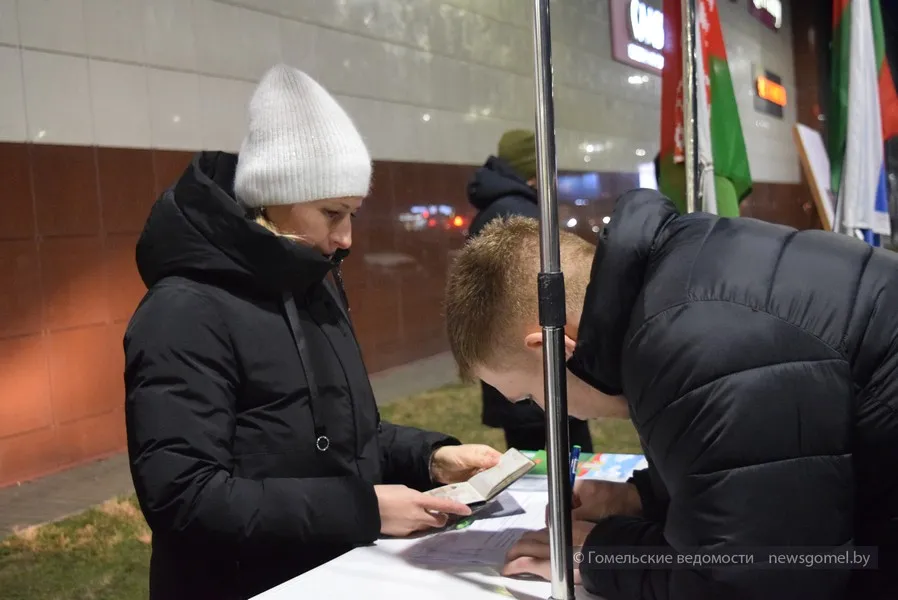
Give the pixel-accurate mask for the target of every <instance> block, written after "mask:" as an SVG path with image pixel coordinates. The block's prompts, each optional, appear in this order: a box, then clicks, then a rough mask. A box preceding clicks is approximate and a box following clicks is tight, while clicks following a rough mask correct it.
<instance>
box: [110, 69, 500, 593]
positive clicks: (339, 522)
mask: <svg viewBox="0 0 898 600" xmlns="http://www.w3.org/2000/svg"><path fill="white" fill-rule="evenodd" d="M249 113H250V119H249V132H248V135H247V137H246V139H245V141H244V143H243V145H242V147H241V149H240V154H239V156H235V155H233V154H228V153H224V152H200V153H199V154H197V155H196V156H195V157H194V160H193V162H192V163H191V165H190V166H189V167H188V169H187V170H186V171H185V173H184V174H183V175H182V177H181V178H180V179H179V180H178V181H177V182H176V183H175V184H174V185H173V186H172V187H171V188H170V189H169V190H167V191H166V192H165V193H164V194H163V195H162V196H161V197H160V198H159V200H158V201H157V202H156V204H155V206H154V207H153V210H152V212H151V214H150V216H149V218H148V220H147V223H146V226H145V228H144V231H143V234H142V235H141V238H140V241H139V242H138V248H137V265H138V269H139V271H140V274H141V277H142V278H143V280H144V282H145V283H146V285H147V287H148V288H149V290H148V292H147V294H146V296H145V298H144V299H143V301H142V302H141V304H140V306H139V307H138V309H137V311H136V312H135V314H134V316H133V317H132V319H131V322H130V323H129V326H128V330H127V332H126V335H125V356H126V364H125V384H126V394H127V395H126V419H127V423H126V424H127V434H128V448H129V454H130V461H131V471H132V475H133V478H134V484H135V489H136V491H137V495H138V499H139V500H140V505H141V508H142V510H143V513H144V515H145V517H146V519H147V522H148V523H149V525H150V527H151V528H152V531H153V555H152V565H151V570H150V597H151V598H153V599H155V598H165V599H166V600H178V599H180V598H217V599H231V598H233V599H238V598H248V597H251V596H253V595H256V594H259V593H261V592H263V591H265V590H266V589H269V588H271V587H274V586H276V585H278V584H280V583H281V582H283V581H285V580H287V579H290V578H292V577H295V576H296V575H299V574H300V573H302V572H304V571H307V570H309V569H312V568H314V567H316V566H318V565H320V564H322V563H323V562H325V561H327V560H330V559H332V558H334V557H336V556H338V555H340V554H341V553H343V552H346V551H347V550H349V549H351V548H352V547H353V546H356V545H360V544H368V543H371V542H373V541H374V540H375V539H376V538H377V537H378V536H379V535H381V534H386V535H406V534H409V533H411V532H413V531H420V530H422V529H428V528H431V527H439V526H442V525H443V524H445V523H446V521H447V518H448V515H450V514H455V515H465V514H469V513H470V510H469V509H468V507H467V506H465V505H464V504H460V503H457V502H454V501H450V500H448V499H445V498H442V499H441V498H436V497H432V496H430V495H425V494H423V493H422V492H423V491H426V490H428V489H430V488H432V487H434V486H437V485H441V484H448V483H455V482H458V481H464V480H467V479H469V478H470V477H471V476H472V475H473V474H475V473H476V472H478V471H479V470H481V469H484V468H488V467H491V466H493V465H494V464H496V462H497V461H498V458H499V453H498V452H497V451H495V450H493V449H492V448H489V447H487V446H480V445H462V444H460V442H459V441H458V440H456V439H454V438H452V437H450V436H446V435H443V434H439V433H432V432H426V431H421V430H418V429H413V428H410V427H401V426H396V425H392V424H389V423H386V422H382V421H381V420H380V416H379V413H378V410H377V406H376V404H375V400H374V395H373V393H372V390H371V386H370V384H369V381H368V375H367V372H366V370H365V366H364V363H363V361H362V356H361V351H360V349H359V346H358V344H357V342H356V339H355V335H354V332H353V330H352V327H351V324H350V321H349V313H348V306H347V305H346V303H345V295H343V294H342V293H341V292H342V289H341V287H340V285H339V278H337V281H336V285H335V283H334V282H332V281H331V280H330V279H329V275H330V274H331V273H332V272H333V271H335V270H336V269H337V266H338V260H337V259H335V257H336V256H337V255H339V254H345V251H348V249H349V247H350V245H351V241H352V232H351V215H352V214H354V213H355V211H356V210H358V208H359V207H360V206H361V204H362V201H363V198H364V197H365V195H366V194H367V193H368V188H369V185H370V180H371V160H370V157H369V155H368V151H367V150H366V148H365V144H364V142H363V141H362V138H361V136H360V135H359V133H358V131H356V128H355V127H354V125H353V123H352V121H351V120H350V118H349V116H348V115H347V114H346V113H345V112H344V111H343V109H342V108H341V107H340V106H339V105H338V104H337V102H336V101H335V100H334V98H332V97H331V96H330V95H329V94H328V93H327V92H326V91H325V90H324V89H323V88H322V87H321V86H320V85H319V84H318V83H317V82H315V81H314V80H312V79H311V78H310V77H309V76H308V75H306V74H304V73H302V72H300V71H298V70H296V69H293V68H290V67H286V66H283V65H279V66H276V67H274V68H273V69H272V70H271V71H269V72H268V73H267V74H266V75H265V77H264V78H263V79H262V81H261V82H260V84H259V86H258V88H257V90H256V92H255V93H254V95H253V97H252V100H251V102H250V108H249ZM340 251H343V252H340Z"/></svg>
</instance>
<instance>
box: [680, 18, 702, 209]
mask: <svg viewBox="0 0 898 600" xmlns="http://www.w3.org/2000/svg"><path fill="white" fill-rule="evenodd" d="M681 1H682V4H681V7H682V10H683V125H684V127H685V129H686V131H685V132H684V137H685V152H686V165H685V167H686V212H690V213H691V212H695V211H696V210H701V203H700V202H699V197H698V182H699V175H698V169H699V161H698V102H697V101H696V97H697V93H696V92H697V88H696V82H697V77H696V75H697V69H696V65H695V2H696V0H681ZM702 85H704V83H703V84H702Z"/></svg>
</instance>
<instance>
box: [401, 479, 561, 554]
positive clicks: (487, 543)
mask: <svg viewBox="0 0 898 600" xmlns="http://www.w3.org/2000/svg"><path fill="white" fill-rule="evenodd" d="M514 499H515V501H516V502H517V503H518V504H519V505H520V507H521V508H523V509H524V512H517V513H516V514H513V515H510V516H506V517H497V518H489V519H476V520H475V521H474V522H473V523H472V524H471V525H469V526H468V527H466V528H465V529H459V530H453V529H449V530H447V531H442V532H439V533H436V534H434V535H431V536H427V537H425V538H422V539H421V540H420V541H419V542H417V543H415V544H414V545H412V546H410V547H409V548H407V549H405V550H404V551H402V552H401V553H400V554H399V556H401V557H402V558H403V559H405V560H406V561H408V562H409V563H411V564H414V565H417V566H428V567H437V566H455V567H463V566H501V565H503V564H504V563H505V555H506V554H507V553H508V551H509V550H510V549H511V547H512V545H513V544H514V543H515V542H516V541H517V540H518V538H520V537H521V536H522V535H523V534H524V533H526V532H528V531H536V530H539V529H544V528H545V526H546V514H545V507H546V502H547V497H546V495H545V494H541V493H518V494H515V495H514Z"/></svg>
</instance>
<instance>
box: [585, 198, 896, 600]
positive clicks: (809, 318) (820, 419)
mask: <svg viewBox="0 0 898 600" xmlns="http://www.w3.org/2000/svg"><path fill="white" fill-rule="evenodd" d="M896 307H898V256H896V255H895V254H893V253H891V252H889V251H886V250H880V249H873V248H871V247H870V246H868V245H866V244H864V243H862V242H860V241H858V240H856V239H852V238H850V237H848V236H844V235H838V234H833V233H825V232H821V231H802V232H798V231H795V230H793V229H790V228H787V227H782V226H779V225H774V224H770V223H763V222H760V221H756V220H753V219H721V218H718V217H715V216H713V215H707V214H699V213H693V214H689V215H683V216H680V215H678V214H677V212H676V210H675V208H674V206H673V204H671V203H670V202H669V201H668V200H667V199H666V198H664V197H662V196H660V195H659V194H658V193H656V192H654V191H650V190H637V191H634V192H630V193H627V194H625V195H624V196H623V197H621V198H620V200H619V201H618V202H617V206H616V208H615V210H614V213H613V216H612V221H611V224H610V226H609V227H608V228H607V230H606V233H605V235H604V238H603V239H601V240H600V241H599V244H598V248H597V252H596V256H595V259H594V263H593V266H592V277H591V282H590V285H589V288H588V291H587V295H586V300H585V303H584V311H583V316H582V320H581V322H580V328H579V333H578V338H579V339H578V343H577V348H576V351H575V352H574V353H573V356H572V358H571V360H570V361H569V367H570V369H571V371H572V372H573V373H574V374H575V375H577V376H578V377H580V378H582V379H584V380H586V381H588V382H590V383H591V384H592V385H593V386H594V387H596V388H598V389H601V390H603V391H605V392H607V393H612V394H617V393H623V394H624V395H625V396H626V398H627V400H628V402H629V406H630V414H631V417H632V419H633V422H634V424H635V426H636V428H637V430H638V432H639V434H640V437H641V438H642V441H643V444H644V447H645V452H646V454H647V455H648V458H649V460H650V461H651V464H652V466H653V469H655V470H656V473H654V475H657V477H653V481H655V482H657V485H658V486H661V487H663V488H664V489H663V490H658V491H659V492H660V493H659V494H658V496H659V497H664V498H665V499H666V500H665V501H666V508H665V511H664V518H654V519H649V518H646V517H643V518H631V517H611V518H608V519H605V520H603V521H601V522H600V523H599V524H598V526H597V527H596V528H595V529H594V530H593V532H592V534H591V535H590V537H589V539H588V540H587V543H586V550H585V551H586V552H588V550H589V549H599V548H602V547H606V546H615V547H621V546H662V547H668V548H673V549H676V550H678V551H684V552H687V551H690V550H692V549H716V550H720V551H724V550H732V551H733V552H739V550H740V548H752V549H756V548H761V547H781V548H782V549H783V551H788V550H789V549H790V548H794V547H805V548H806V547H824V548H827V549H830V548H833V547H838V546H843V545H844V546H846V547H850V546H852V545H853V546H855V547H857V546H877V547H878V548H879V551H878V569H877V570H855V571H853V572H852V571H850V570H848V569H846V568H845V567H844V566H843V567H839V568H835V569H830V570H819V569H808V568H806V567H799V568H797V569H795V568H793V569H791V570H784V569H774V568H772V567H770V566H767V567H764V568H758V567H755V568H753V569H750V570H734V569H716V570H712V569H683V568H678V569H668V570H661V569H658V568H657V567H652V568H648V569H634V568H627V569H615V568H613V567H609V566H607V565H604V566H600V567H597V566H595V565H593V566H592V567H591V566H590V565H589V564H587V563H586V562H584V563H583V564H582V565H581V567H580V570H581V574H582V575H583V578H584V582H585V585H586V587H587V588H588V589H590V590H591V591H594V592H596V593H598V594H601V595H603V596H605V597H606V598H608V599H609V600H616V599H621V598H644V599H671V600H673V599H676V600H699V599H704V598H715V599H718V598H719V599H721V600H740V599H746V600H797V599H805V598H807V599H813V600H825V599H840V600H841V599H848V598H852V599H853V598H858V599H864V600H894V599H895V598H898V553H896V548H898V310H896ZM586 556H587V557H588V554H587V555H586ZM757 562H759V561H758V560H757V557H756V563H757Z"/></svg>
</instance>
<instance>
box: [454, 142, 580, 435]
mask: <svg viewBox="0 0 898 600" xmlns="http://www.w3.org/2000/svg"><path fill="white" fill-rule="evenodd" d="M535 185H536V139H535V135H534V133H533V132H532V131H528V130H523V129H513V130H510V131H507V132H505V133H504V134H503V135H502V137H501V139H500V140H499V145H498V153H497V155H496V156H490V157H489V158H488V159H487V161H486V163H484V165H483V166H482V167H480V168H479V169H478V170H477V171H476V172H475V173H474V176H473V177H472V179H471V181H470V182H469V183H468V200H469V201H470V202H471V204H472V205H473V206H474V207H475V208H477V211H478V212H477V214H476V215H475V217H474V218H473V219H472V220H471V225H470V226H469V227H468V239H471V238H474V237H476V236H477V234H479V233H480V231H481V230H482V229H483V227H484V226H486V225H487V223H489V222H490V221H492V220H493V219H495V218H496V217H500V218H502V217H508V216H511V215H518V216H523V217H531V218H533V219H539V205H538V204H537V195H536V189H535V188H534V186H535ZM480 387H481V396H482V399H483V412H482V420H483V424H484V425H487V426H488V427H499V428H502V429H503V430H504V432H505V443H506V444H507V445H508V447H509V448H518V449H523V450H542V449H545V447H546V414H545V412H544V411H543V409H542V408H540V407H539V406H537V405H536V404H535V403H534V402H533V401H531V400H529V399H525V400H519V401H517V402H512V401H511V400H509V399H508V398H506V397H505V396H503V395H502V394H501V393H500V392H499V391H498V390H496V389H495V388H494V387H492V386H491V385H489V384H487V383H485V382H483V381H481V382H480ZM568 431H569V436H570V444H571V445H572V446H573V445H579V446H580V447H581V449H582V450H583V451H584V452H592V451H593V445H592V435H591V434H590V433H589V424H588V423H587V422H586V421H582V420H580V419H573V418H572V419H570V420H569V421H568Z"/></svg>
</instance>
